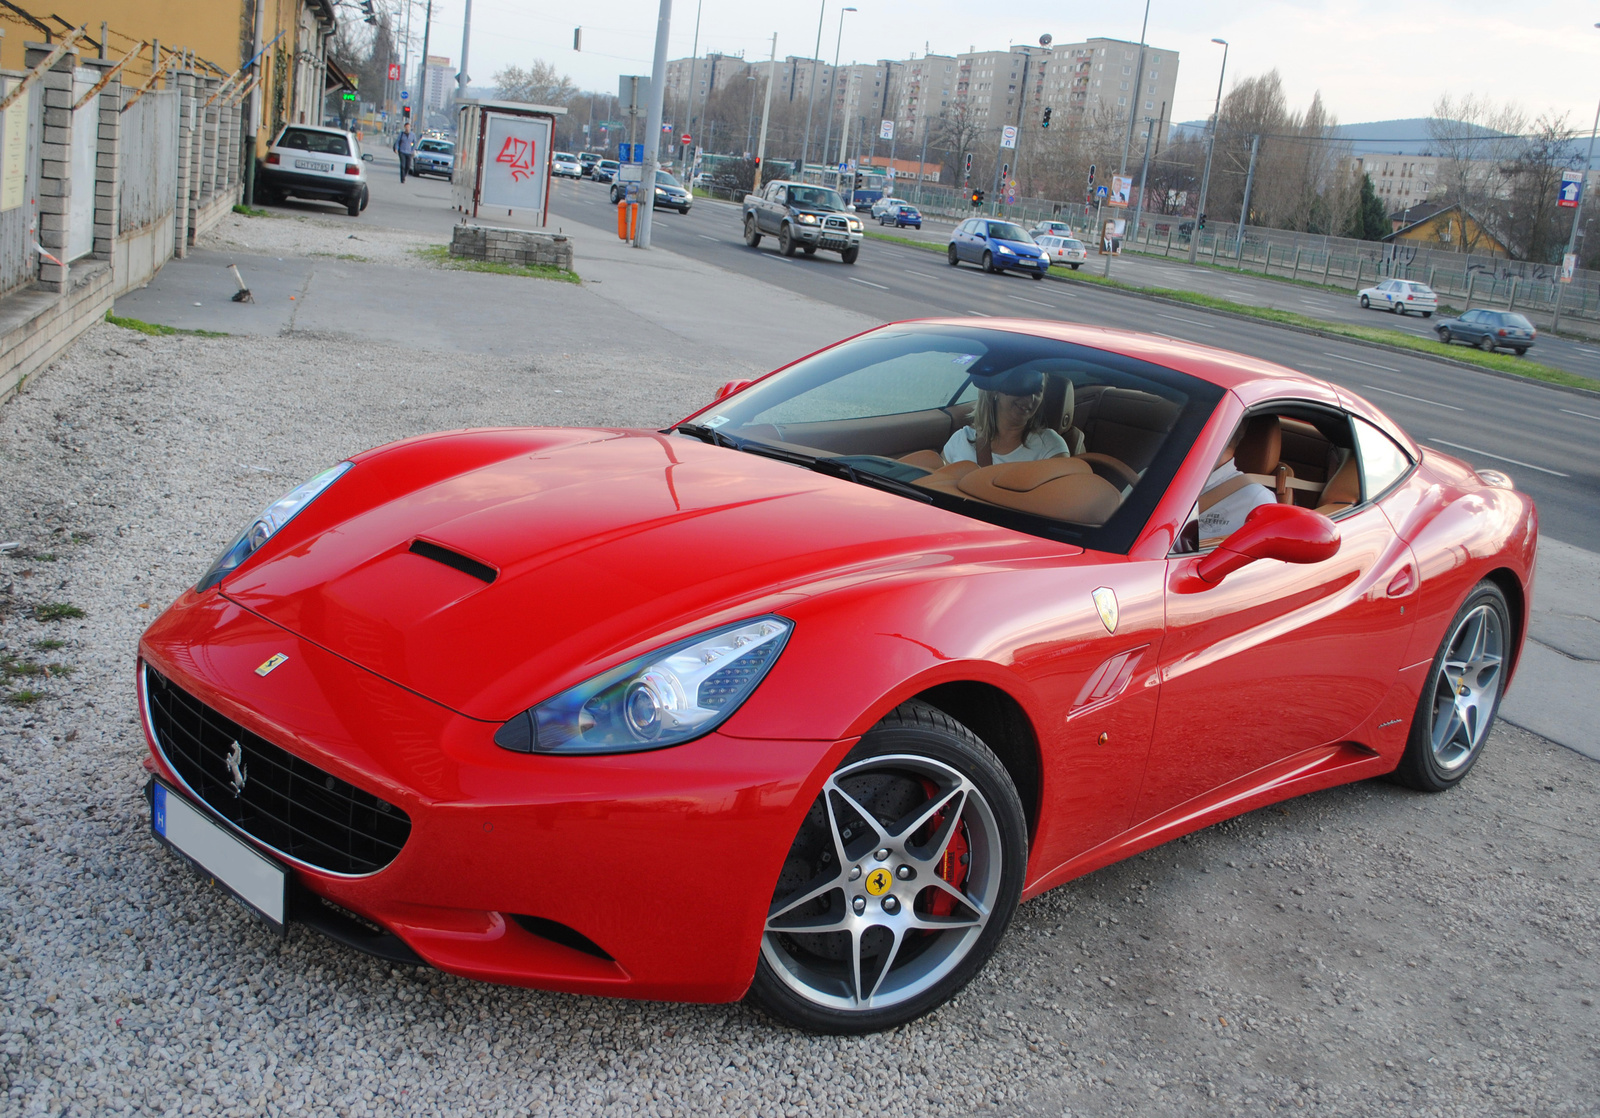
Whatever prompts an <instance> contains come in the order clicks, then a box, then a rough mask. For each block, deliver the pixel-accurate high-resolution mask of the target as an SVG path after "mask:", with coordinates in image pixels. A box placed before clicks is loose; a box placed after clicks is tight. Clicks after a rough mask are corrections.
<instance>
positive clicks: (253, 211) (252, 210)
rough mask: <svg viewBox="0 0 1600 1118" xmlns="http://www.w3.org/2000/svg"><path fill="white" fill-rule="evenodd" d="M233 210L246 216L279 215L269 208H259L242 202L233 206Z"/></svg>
mask: <svg viewBox="0 0 1600 1118" xmlns="http://www.w3.org/2000/svg"><path fill="white" fill-rule="evenodd" d="M233 212H234V213H236V214H240V215H242V216H244V217H277V216H278V215H277V214H275V213H272V212H270V211H268V210H262V209H257V208H256V207H255V206H246V205H244V204H243V203H240V204H239V205H237V206H234V207H233Z"/></svg>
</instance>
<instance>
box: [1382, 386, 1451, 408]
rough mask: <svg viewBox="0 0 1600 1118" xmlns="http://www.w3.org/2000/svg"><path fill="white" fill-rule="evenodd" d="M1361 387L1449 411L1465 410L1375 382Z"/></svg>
mask: <svg viewBox="0 0 1600 1118" xmlns="http://www.w3.org/2000/svg"><path fill="white" fill-rule="evenodd" d="M1361 387H1362V388H1365V389H1366V390H1367V391H1368V392H1382V393H1383V394H1384V395H1386V396H1398V397H1400V398H1401V399H1402V400H1415V401H1416V402H1417V403H1419V404H1431V405H1433V406H1434V407H1436V408H1449V409H1450V410H1451V411H1466V410H1467V409H1466V408H1458V407H1456V406H1455V405H1454V404H1441V403H1440V402H1439V401H1438V400H1424V399H1423V398H1422V397H1421V396H1407V395H1406V394H1405V393H1404V392H1396V391H1394V390H1393V389H1390V388H1379V387H1378V386H1377V385H1375V384H1363V385H1362V386H1361Z"/></svg>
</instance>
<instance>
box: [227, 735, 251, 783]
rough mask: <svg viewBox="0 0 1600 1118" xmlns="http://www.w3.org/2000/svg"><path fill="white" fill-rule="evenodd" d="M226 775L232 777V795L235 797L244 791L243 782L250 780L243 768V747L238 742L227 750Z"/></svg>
mask: <svg viewBox="0 0 1600 1118" xmlns="http://www.w3.org/2000/svg"><path fill="white" fill-rule="evenodd" d="M228 775H229V776H231V777H233V794H234V795H235V796H237V795H238V794H239V793H240V792H243V791H244V782H245V781H247V780H249V779H250V772H249V770H248V769H246V768H245V766H244V746H242V745H240V744H239V743H238V742H234V743H233V748H232V749H230V750H228Z"/></svg>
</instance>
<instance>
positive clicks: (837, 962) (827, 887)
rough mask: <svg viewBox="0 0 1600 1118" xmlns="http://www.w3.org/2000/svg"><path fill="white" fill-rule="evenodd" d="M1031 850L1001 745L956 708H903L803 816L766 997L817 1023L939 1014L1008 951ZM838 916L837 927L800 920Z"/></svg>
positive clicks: (778, 893) (765, 937) (766, 952)
mask: <svg viewBox="0 0 1600 1118" xmlns="http://www.w3.org/2000/svg"><path fill="white" fill-rule="evenodd" d="M941 801H942V802H944V803H946V804H950V803H959V805H960V807H959V809H958V813H957V814H956V815H955V816H954V817H952V818H942V817H941V816H942V813H941V812H940V811H939V810H938V805H939V803H940V802H941ZM852 805H856V806H852ZM924 820H925V822H924ZM868 831H870V832H871V833H868ZM852 832H854V837H853V838H847V837H845V836H847V835H850V834H851V833H852ZM958 850H959V853H958ZM1027 852H1028V832H1027V821H1026V819H1025V818H1024V817H1023V813H1022V801H1021V800H1020V799H1019V798H1018V796H1017V790H1016V787H1015V785H1013V784H1012V782H1011V777H1010V775H1009V774H1008V773H1007V772H1006V770H1005V768H1004V767H1003V766H1002V765H1001V764H1000V762H999V761H998V760H997V759H996V758H995V755H994V754H993V753H992V752H990V750H989V748H988V747H987V746H986V745H984V743H983V742H982V741H980V740H979V739H978V737H977V735H975V734H974V733H972V731H971V730H968V729H967V728H966V727H965V726H963V725H962V724H961V723H959V722H957V721H955V719H953V718H951V717H949V716H948V715H946V714H944V713H943V712H942V711H939V710H936V709H934V708H933V707H930V706H927V705H925V704H923V703H918V702H910V703H906V704H904V705H902V706H900V707H897V708H896V709H895V710H894V711H892V712H891V713H890V714H889V715H887V716H886V717H885V718H884V719H883V720H882V721H881V722H879V723H878V724H877V725H876V726H874V727H873V728H872V729H871V730H870V731H868V733H867V734H866V735H865V736H864V737H863V738H862V739H861V741H860V742H859V743H858V744H857V745H856V747H855V748H854V749H852V750H851V751H850V753H849V755H848V756H846V757H845V759H844V761H843V762H842V763H841V764H840V766H839V768H838V769H837V770H835V771H834V773H833V775H832V776H830V777H829V778H828V781H827V783H826V784H824V786H823V792H822V793H821V794H820V795H819V796H818V797H817V800H816V802H815V803H813V804H812V806H811V810H810V811H809V812H808V813H807V815H806V817H805V820H804V822H802V823H801V825H800V829H799V832H798V833H797V834H796V836H795V839H794V842H793V844H792V845H791V846H790V849H789V855H788V857H787V859H786V860H785V862H784V867H783V871H782V873H781V874H780V876H779V878H778V881H777V884H776V887H775V888H774V890H773V905H772V915H771V916H769V918H768V922H767V930H765V931H764V932H763V934H762V941H761V956H760V959H759V961H758V962H757V964H756V974H755V980H754V981H753V982H752V983H751V986H750V995H749V996H750V998H751V1000H752V1001H754V1002H755V1003H756V1004H757V1005H759V1006H760V1007H761V1008H762V1009H764V1010H766V1011H767V1012H768V1013H770V1014H772V1015H773V1016H774V1017H777V1018H780V1019H781V1020H784V1021H786V1022H788V1023H789V1024H791V1025H795V1026H797V1027H799V1028H802V1029H806V1030H809V1031H812V1032H818V1033H833V1034H849V1033H870V1032H879V1031H881V1030H884V1029H891V1028H894V1027H895V1026H896V1025H900V1024H903V1023H904V1022H906V1021H910V1020H913V1019H915V1018H917V1017H920V1016H922V1015H923V1014H925V1013H928V1012H929V1011H931V1010H932V1009H934V1008H935V1007H936V1006H938V1005H940V1004H942V1003H943V1002H945V1001H946V1000H948V999H949V998H950V997H951V996H952V995H954V994H955V993H956V992H957V991H958V990H960V989H961V988H962V987H963V986H965V985H966V984H967V983H968V982H969V981H970V980H971V979H972V977H973V976H974V975H976V974H977V973H978V971H979V970H981V969H982V967H983V965H984V963H986V962H987V961H988V959H989V957H990V956H991V955H992V954H993V953H994V949H995V947H996V945H997V944H998V943H999V941H1000V938H1001V936H1002V935H1004V934H1005V929H1006V926H1007V925H1008V924H1009V923H1010V922H1011V917H1012V914H1013V913H1014V912H1015V911H1016V907H1017V901H1018V899H1019V898H1020V897H1021V895H1022V885H1023V876H1024V869H1025V863H1026V860H1027ZM880 854H881V855H882V857H880V856H879V855H880ZM891 874H892V875H893V876H891ZM863 875H864V876H863ZM880 875H881V876H880ZM852 883H855V884H852ZM935 883H937V884H935ZM879 897H882V900H879V899H878V898H879ZM830 914H832V916H833V918H834V922H835V923H836V924H837V925H838V927H837V928H836V929H834V930H829V931H823V932H798V931H794V930H791V929H795V928H798V927H799V926H800V925H801V924H802V923H803V924H805V925H807V926H811V927H815V926H817V925H818V924H823V923H824V922H825V920H826V919H827V918H828V916H829V915H830ZM819 918H821V919H819ZM941 924H942V925H945V926H944V927H943V928H940V927H939V926H938V925H941ZM930 925H932V926H930ZM885 958H886V959H887V962H886V963H880V962H879V960H880V959H885ZM869 984H870V985H869ZM863 991H865V996H864V997H863V996H862V994H863ZM863 1003H865V1004H863Z"/></svg>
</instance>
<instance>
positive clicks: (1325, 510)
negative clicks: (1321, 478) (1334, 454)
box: [1317, 450, 1361, 516]
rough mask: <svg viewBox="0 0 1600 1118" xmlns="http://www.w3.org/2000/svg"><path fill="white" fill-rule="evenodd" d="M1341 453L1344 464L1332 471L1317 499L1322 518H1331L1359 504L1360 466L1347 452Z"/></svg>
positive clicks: (1352, 455)
mask: <svg viewBox="0 0 1600 1118" xmlns="http://www.w3.org/2000/svg"><path fill="white" fill-rule="evenodd" d="M1343 453H1344V455H1345V459H1344V464H1343V465H1342V466H1340V467H1339V468H1338V469H1336V470H1334V471H1333V476H1332V477H1330V478H1329V479H1328V484H1327V485H1325V486H1323V487H1322V494H1321V496H1319V497H1318V498H1317V500H1318V502H1319V503H1318V505H1317V511H1318V512H1320V513H1321V514H1322V515H1323V516H1332V515H1333V514H1334V513H1336V512H1343V511H1344V510H1345V509H1347V508H1349V507H1350V506H1351V505H1358V504H1360V503H1361V464H1360V463H1359V462H1357V461H1356V456H1355V455H1354V454H1351V453H1350V452H1349V451H1348V450H1347V451H1344V452H1343Z"/></svg>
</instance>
